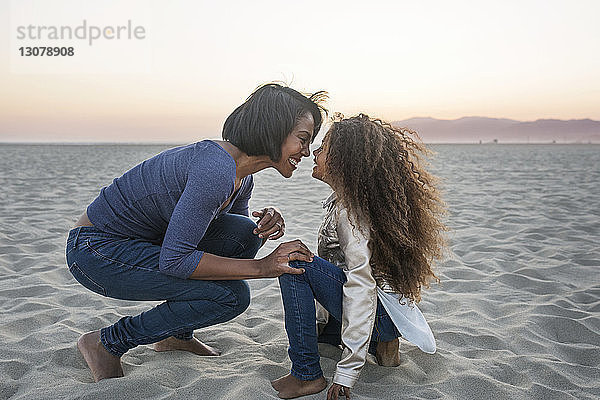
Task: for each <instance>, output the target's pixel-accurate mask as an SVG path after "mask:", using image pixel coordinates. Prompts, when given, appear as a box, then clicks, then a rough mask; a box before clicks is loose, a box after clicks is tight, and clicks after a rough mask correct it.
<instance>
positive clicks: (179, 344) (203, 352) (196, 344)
mask: <svg viewBox="0 0 600 400" xmlns="http://www.w3.org/2000/svg"><path fill="white" fill-rule="evenodd" d="M154 350H155V351H171V350H183V351H189V352H191V353H194V354H198V355H199V356H220V355H221V351H220V350H217V349H215V348H213V347H210V346H208V345H206V344H204V343H202V342H201V341H199V340H198V339H196V338H192V340H181V339H176V338H174V337H173V336H170V337H168V338H166V339H163V340H161V341H160V342H156V343H154Z"/></svg>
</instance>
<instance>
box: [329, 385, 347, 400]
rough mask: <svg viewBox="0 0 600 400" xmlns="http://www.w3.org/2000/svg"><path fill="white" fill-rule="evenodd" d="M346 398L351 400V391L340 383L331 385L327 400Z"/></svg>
mask: <svg viewBox="0 0 600 400" xmlns="http://www.w3.org/2000/svg"><path fill="white" fill-rule="evenodd" d="M340 394H341V395H342V396H346V399H349V398H350V389H349V388H347V387H346V386H342V385H340V384H339V383H334V384H333V385H331V387H330V388H329V390H328V391H327V400H338V396H339V395H340Z"/></svg>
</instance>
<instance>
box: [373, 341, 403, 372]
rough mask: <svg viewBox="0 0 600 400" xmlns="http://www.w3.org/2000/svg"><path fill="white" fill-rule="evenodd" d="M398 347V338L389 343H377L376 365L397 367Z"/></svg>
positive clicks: (398, 361) (398, 362) (398, 359)
mask: <svg viewBox="0 0 600 400" xmlns="http://www.w3.org/2000/svg"><path fill="white" fill-rule="evenodd" d="M399 345H400V341H399V340H398V338H396V339H394V340H392V341H389V342H379V343H377V349H376V350H375V358H377V364H379V365H381V366H383V367H397V366H398V365H400V353H399V351H398V349H399Z"/></svg>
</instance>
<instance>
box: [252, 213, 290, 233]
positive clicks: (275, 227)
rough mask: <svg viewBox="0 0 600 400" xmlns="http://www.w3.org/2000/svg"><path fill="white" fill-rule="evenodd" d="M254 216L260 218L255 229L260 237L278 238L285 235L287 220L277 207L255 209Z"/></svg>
mask: <svg viewBox="0 0 600 400" xmlns="http://www.w3.org/2000/svg"><path fill="white" fill-rule="evenodd" d="M252 216H254V217H258V218H259V220H258V221H257V222H256V224H257V225H258V227H257V228H256V229H255V230H254V233H255V234H257V235H258V237H259V238H262V239H264V238H267V239H270V240H276V239H279V238H280V237H282V236H283V235H284V233H285V222H284V221H283V217H282V216H281V212H280V211H279V210H278V209H277V208H275V207H266V208H263V209H262V210H260V211H253V212H252Z"/></svg>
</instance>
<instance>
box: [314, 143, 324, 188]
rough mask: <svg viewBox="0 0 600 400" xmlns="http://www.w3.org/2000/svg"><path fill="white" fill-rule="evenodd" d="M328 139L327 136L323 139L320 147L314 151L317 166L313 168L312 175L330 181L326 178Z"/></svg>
mask: <svg viewBox="0 0 600 400" xmlns="http://www.w3.org/2000/svg"><path fill="white" fill-rule="evenodd" d="M326 140H327V138H325V139H323V144H321V146H320V147H319V148H318V149H316V150H315V151H313V155H314V156H315V158H314V159H313V161H314V162H315V166H314V167H313V170H312V176H313V178H316V179H318V180H320V181H323V182H325V183H328V182H327V181H326V179H327V178H325V163H326V161H327V149H328V146H327V142H326Z"/></svg>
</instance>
